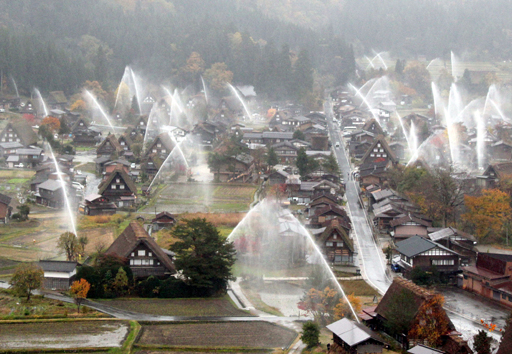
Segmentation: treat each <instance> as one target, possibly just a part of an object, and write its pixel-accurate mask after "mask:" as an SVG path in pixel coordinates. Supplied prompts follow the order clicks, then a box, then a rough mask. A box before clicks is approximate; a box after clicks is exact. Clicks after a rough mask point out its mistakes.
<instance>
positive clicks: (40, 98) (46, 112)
mask: <svg viewBox="0 0 512 354" xmlns="http://www.w3.org/2000/svg"><path fill="white" fill-rule="evenodd" d="M34 91H35V92H36V95H37V96H38V97H39V100H40V101H41V104H42V105H43V111H44V116H45V117H48V115H49V113H48V108H46V103H44V100H43V96H41V92H39V90H38V89H37V88H34Z"/></svg>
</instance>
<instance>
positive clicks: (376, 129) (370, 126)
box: [363, 119, 384, 136]
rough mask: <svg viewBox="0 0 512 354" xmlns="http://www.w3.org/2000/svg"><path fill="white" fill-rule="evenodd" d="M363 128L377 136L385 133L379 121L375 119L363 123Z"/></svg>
mask: <svg viewBox="0 0 512 354" xmlns="http://www.w3.org/2000/svg"><path fill="white" fill-rule="evenodd" d="M363 130H365V131H367V132H370V133H372V134H374V135H375V136H378V135H384V130H382V127H381V126H380V124H379V122H377V121H376V120H375V119H370V120H369V121H367V122H366V123H365V124H364V125H363Z"/></svg>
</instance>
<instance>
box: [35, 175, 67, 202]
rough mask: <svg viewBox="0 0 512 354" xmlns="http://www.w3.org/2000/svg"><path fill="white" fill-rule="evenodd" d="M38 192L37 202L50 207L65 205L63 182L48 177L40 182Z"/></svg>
mask: <svg viewBox="0 0 512 354" xmlns="http://www.w3.org/2000/svg"><path fill="white" fill-rule="evenodd" d="M38 191H39V192H38V193H37V194H36V203H37V204H41V205H44V206H47V207H50V208H56V209H60V208H62V207H64V203H65V202H64V190H63V189H62V184H61V182H59V181H56V180H54V179H48V180H46V181H45V182H43V183H41V184H39V186H38Z"/></svg>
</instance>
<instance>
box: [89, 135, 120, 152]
mask: <svg viewBox="0 0 512 354" xmlns="http://www.w3.org/2000/svg"><path fill="white" fill-rule="evenodd" d="M122 151H123V149H122V148H121V145H119V142H118V141H117V138H116V136H115V135H114V134H110V135H109V136H107V137H106V138H105V140H103V141H102V142H101V144H100V145H99V146H98V148H97V149H96V156H98V157H100V156H109V157H112V155H117V156H119V155H120V154H121V152H122Z"/></svg>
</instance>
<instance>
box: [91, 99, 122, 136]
mask: <svg viewBox="0 0 512 354" xmlns="http://www.w3.org/2000/svg"><path fill="white" fill-rule="evenodd" d="M85 93H86V94H87V95H88V96H89V98H90V99H91V100H92V102H93V103H94V105H95V106H96V108H97V109H98V110H99V111H100V113H101V115H102V116H103V118H105V120H106V121H107V123H108V125H110V128H112V133H113V134H115V133H116V130H115V128H114V126H113V125H112V122H111V121H110V118H109V117H108V115H107V113H105V111H104V110H103V108H102V107H101V105H100V104H99V102H98V100H96V97H94V95H93V94H92V93H91V92H89V91H88V90H85Z"/></svg>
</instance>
